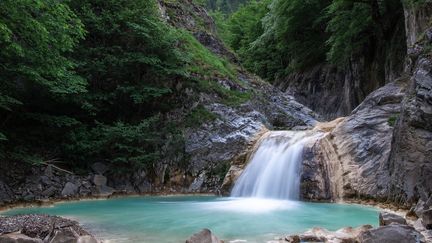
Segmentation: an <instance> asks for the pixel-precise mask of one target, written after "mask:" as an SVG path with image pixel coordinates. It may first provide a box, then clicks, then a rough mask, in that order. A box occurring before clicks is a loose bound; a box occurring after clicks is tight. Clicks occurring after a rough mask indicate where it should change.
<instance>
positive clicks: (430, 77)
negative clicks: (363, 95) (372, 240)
mask: <svg viewBox="0 0 432 243" xmlns="http://www.w3.org/2000/svg"><path fill="white" fill-rule="evenodd" d="M411 82H412V86H411V87H410V90H409V91H408V95H407V96H406V97H405V99H404V101H403V106H402V109H401V111H400V116H399V119H398V121H397V123H396V127H395V131H394V136H393V143H392V153H391V156H390V164H389V169H390V173H391V178H392V191H391V195H390V196H391V197H392V198H393V200H395V201H399V202H402V203H413V202H415V201H416V199H418V198H422V199H423V200H427V199H428V197H429V196H430V195H431V194H432V181H431V180H430V178H431V175H432V149H431V148H432V61H431V60H430V59H429V58H420V59H419V60H418V62H417V64H416V68H415V70H414V75H413V76H412V78H411Z"/></svg>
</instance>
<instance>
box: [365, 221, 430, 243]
mask: <svg viewBox="0 0 432 243" xmlns="http://www.w3.org/2000/svg"><path fill="white" fill-rule="evenodd" d="M422 239H423V236H422V235H421V234H420V233H419V232H417V231H416V230H415V229H414V228H413V227H411V226H407V225H400V224H392V225H387V226H381V227H379V228H376V229H371V230H367V231H364V232H361V233H360V234H359V236H358V241H359V242H362V243H396V242H401V243H402V242H403V243H419V242H421V240H422Z"/></svg>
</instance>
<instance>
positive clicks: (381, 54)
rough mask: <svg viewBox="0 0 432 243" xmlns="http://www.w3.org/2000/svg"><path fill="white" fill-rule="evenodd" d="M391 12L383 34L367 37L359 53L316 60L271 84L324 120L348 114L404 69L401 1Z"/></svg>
mask: <svg viewBox="0 0 432 243" xmlns="http://www.w3.org/2000/svg"><path fill="white" fill-rule="evenodd" d="M392 14H393V15H392V16H391V20H390V22H391V26H390V27H389V28H388V30H386V31H384V32H385V34H384V35H383V36H384V37H381V38H382V39H380V38H378V39H374V38H371V40H370V44H368V45H365V46H364V47H363V51H362V53H360V54H356V55H352V56H351V57H350V58H349V60H348V61H347V63H346V64H340V65H334V64H329V63H328V62H324V63H321V64H317V65H315V66H313V67H310V68H305V69H304V70H301V71H297V72H292V73H291V74H290V75H288V76H286V77H283V78H279V79H277V80H276V81H275V86H277V87H279V88H280V89H281V90H283V91H285V92H286V93H288V94H290V95H293V96H294V97H295V98H296V99H297V100H298V101H299V102H300V103H302V104H305V105H307V106H308V107H310V108H311V109H312V110H314V111H316V112H317V113H318V114H320V115H322V116H323V117H325V118H326V119H328V120H331V119H334V118H336V117H340V116H347V115H349V114H350V113H351V111H353V110H354V109H355V108H356V107H357V106H358V105H360V103H361V102H362V101H363V100H364V99H365V98H366V96H367V95H368V94H370V93H371V92H373V91H374V90H376V89H378V88H379V87H382V86H384V85H385V84H387V83H389V82H392V81H393V80H394V79H396V78H398V77H400V75H401V74H402V72H403V70H404V64H403V62H402V61H401V60H403V59H404V58H405V56H406V44H405V43H406V39H405V28H404V12H403V10H402V4H400V7H399V8H398V10H397V11H396V12H394V13H392ZM407 14H408V13H407ZM408 15H409V14H408ZM389 18H390V17H389ZM410 35H411V34H410ZM323 100H325V102H323Z"/></svg>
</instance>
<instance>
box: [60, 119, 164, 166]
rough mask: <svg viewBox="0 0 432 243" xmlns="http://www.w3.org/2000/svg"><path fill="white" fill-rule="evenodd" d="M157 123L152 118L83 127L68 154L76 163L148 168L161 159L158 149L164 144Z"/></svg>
mask: <svg viewBox="0 0 432 243" xmlns="http://www.w3.org/2000/svg"><path fill="white" fill-rule="evenodd" d="M158 121H159V117H150V118H148V119H145V120H142V121H140V122H139V123H137V124H126V123H124V122H116V123H114V124H113V125H105V124H102V123H96V126H95V127H92V128H89V127H82V128H80V129H78V130H76V131H73V132H72V133H71V134H70V143H68V144H67V145H65V147H66V151H67V152H69V154H70V159H72V160H75V161H86V159H88V158H92V159H97V160H102V161H103V160H106V161H109V162H111V163H114V164H116V165H118V166H121V165H123V166H125V165H129V166H132V167H133V168H137V167H148V166H149V165H151V164H152V162H153V161H155V160H157V159H158V158H159V157H160V154H159V152H158V150H157V149H156V148H157V146H158V145H160V144H161V142H162V138H161V137H160V134H159V133H158V132H157V130H156V129H155V128H156V127H155V125H156V124H157V122H158ZM133 168H131V169H133Z"/></svg>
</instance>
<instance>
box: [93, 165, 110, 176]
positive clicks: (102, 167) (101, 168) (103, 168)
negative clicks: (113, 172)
mask: <svg viewBox="0 0 432 243" xmlns="http://www.w3.org/2000/svg"><path fill="white" fill-rule="evenodd" d="M91 168H92V170H93V171H94V172H95V173H97V174H100V175H103V174H104V173H105V172H106V171H107V169H108V167H107V166H106V165H105V164H104V163H100V162H96V163H94V164H92V166H91Z"/></svg>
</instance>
